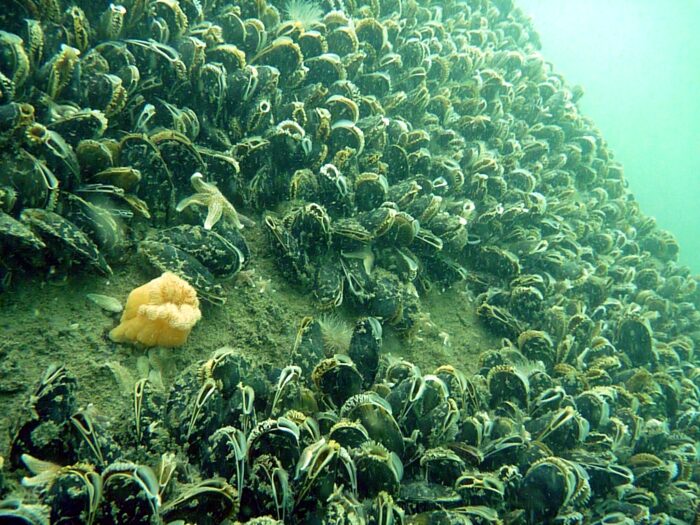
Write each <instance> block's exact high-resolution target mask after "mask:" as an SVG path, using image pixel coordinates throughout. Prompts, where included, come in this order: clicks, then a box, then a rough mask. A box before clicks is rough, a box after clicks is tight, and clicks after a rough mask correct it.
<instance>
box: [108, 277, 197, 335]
mask: <svg viewBox="0 0 700 525" xmlns="http://www.w3.org/2000/svg"><path fill="white" fill-rule="evenodd" d="M201 317H202V313H201V312H200V311H199V299H197V292H196V291H195V289H194V288H192V286H190V285H189V284H188V283H187V281H185V280H184V279H181V278H180V277H178V276H177V275H175V274H174V273H170V272H165V273H164V274H163V275H161V276H160V277H158V278H157V279H153V280H152V281H150V282H148V283H146V284H144V285H143V286H139V287H138V288H135V289H134V290H132V291H131V293H130V294H129V297H128V298H127V300H126V307H125V308H124V313H123V314H122V318H121V322H120V323H119V326H117V327H116V328H114V329H113V330H112V331H111V332H110V333H109V337H110V339H112V341H115V342H117V343H136V342H139V343H141V344H143V345H145V346H164V347H173V346H180V345H183V344H185V342H186V341H187V336H188V335H189V334H190V330H192V327H193V326H194V325H195V324H196V323H197V321H199V319H200V318H201Z"/></svg>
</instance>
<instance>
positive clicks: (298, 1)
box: [284, 0, 323, 29]
mask: <svg viewBox="0 0 700 525" xmlns="http://www.w3.org/2000/svg"><path fill="white" fill-rule="evenodd" d="M284 11H285V14H286V15H287V18H288V19H289V20H293V21H295V22H299V23H300V24H301V25H302V27H303V28H304V29H310V28H312V27H313V26H315V25H317V24H318V23H319V22H321V18H323V10H322V9H321V7H320V6H319V5H318V4H317V3H316V2H314V1H313V0H288V1H287V3H286V4H285V6H284Z"/></svg>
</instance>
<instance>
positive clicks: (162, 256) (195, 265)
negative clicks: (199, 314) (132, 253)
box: [139, 241, 226, 304]
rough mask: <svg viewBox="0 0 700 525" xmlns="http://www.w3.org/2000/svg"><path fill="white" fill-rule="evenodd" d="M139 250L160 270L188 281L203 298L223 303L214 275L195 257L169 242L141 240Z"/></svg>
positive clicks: (221, 291) (222, 295)
mask: <svg viewBox="0 0 700 525" xmlns="http://www.w3.org/2000/svg"><path fill="white" fill-rule="evenodd" d="M139 251H140V252H141V253H143V254H144V256H145V257H146V259H147V260H148V262H149V263H151V264H152V265H153V266H155V267H156V268H157V269H158V270H159V271H161V272H173V273H174V274H175V275H177V276H179V277H181V278H183V279H185V280H186V281H188V282H189V283H190V284H191V285H192V286H194V288H195V289H196V290H197V291H198V292H199V293H201V294H202V296H203V297H204V299H206V300H208V301H211V302H213V303H219V304H223V303H224V302H225V301H226V299H225V297H224V294H223V290H222V288H221V285H219V284H217V283H216V280H215V278H214V275H213V274H212V273H211V272H210V271H209V270H208V269H207V268H206V267H205V266H204V265H203V264H202V263H200V262H199V261H198V260H197V259H195V258H194V257H192V256H191V255H189V254H188V253H187V252H184V251H183V250H180V249H179V248H177V247H175V246H172V245H170V244H166V243H162V242H157V241H142V242H141V243H139Z"/></svg>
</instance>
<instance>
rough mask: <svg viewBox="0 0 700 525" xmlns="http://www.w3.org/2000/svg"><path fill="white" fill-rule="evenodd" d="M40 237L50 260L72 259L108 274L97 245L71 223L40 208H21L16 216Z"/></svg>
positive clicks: (64, 260) (66, 260)
mask: <svg viewBox="0 0 700 525" xmlns="http://www.w3.org/2000/svg"><path fill="white" fill-rule="evenodd" d="M20 218H21V219H22V221H23V222H25V223H27V224H29V225H30V226H31V227H32V229H34V230H35V231H36V232H37V233H38V234H39V236H40V237H42V238H43V239H44V240H45V242H46V245H47V247H48V248H49V250H50V251H51V254H52V255H53V257H54V258H55V259H56V260H57V261H58V262H62V263H69V262H70V261H71V260H72V258H73V257H77V258H78V259H82V260H84V261H86V262H88V263H89V264H90V265H91V266H92V267H93V268H95V269H96V270H97V271H99V272H100V273H101V274H103V275H109V274H111V273H112V269H111V268H110V267H109V265H108V264H107V261H105V259H104V257H103V256H102V254H101V253H100V252H99V250H98V249H97V246H96V245H95V243H94V242H92V241H91V240H90V238H89V237H88V236H87V235H85V234H84V233H83V232H82V231H80V229H79V228H78V227H77V226H76V225H75V224H73V223H72V222H70V221H68V220H67V219H64V218H63V217H61V216H60V215H58V214H57V213H54V212H51V211H48V210H44V209H41V208H25V209H24V210H23V211H22V214H21V215H20Z"/></svg>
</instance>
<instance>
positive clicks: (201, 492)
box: [161, 478, 238, 525]
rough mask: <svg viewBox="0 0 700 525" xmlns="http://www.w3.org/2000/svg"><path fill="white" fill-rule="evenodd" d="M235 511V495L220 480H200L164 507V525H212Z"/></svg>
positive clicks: (236, 505)
mask: <svg viewBox="0 0 700 525" xmlns="http://www.w3.org/2000/svg"><path fill="white" fill-rule="evenodd" d="M237 512H238V492H237V491H236V489H235V488H233V487H232V486H231V485H229V484H228V483H226V482H225V481H224V480H222V479H220V478H213V479H208V480H204V481H201V482H200V483H197V484H196V485H194V486H192V487H190V488H187V489H185V490H184V491H183V492H182V493H181V494H180V495H179V496H177V497H176V498H175V499H174V500H172V501H169V502H168V503H166V504H165V505H163V508H162V511H161V516H162V518H163V520H164V522H166V523H170V522H173V521H177V520H184V521H186V522H192V523H201V524H202V525H215V524H217V523H221V522H222V521H223V520H225V519H226V518H229V517H231V516H234V515H235V514H236V513H237Z"/></svg>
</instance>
